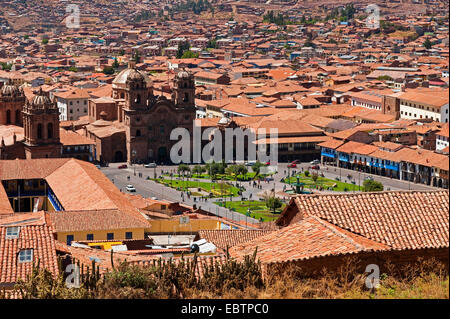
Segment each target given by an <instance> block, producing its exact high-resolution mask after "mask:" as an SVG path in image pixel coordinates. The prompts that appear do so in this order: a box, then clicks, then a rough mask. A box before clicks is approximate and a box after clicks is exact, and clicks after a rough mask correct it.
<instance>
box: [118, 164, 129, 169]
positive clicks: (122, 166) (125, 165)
mask: <svg viewBox="0 0 450 319" xmlns="http://www.w3.org/2000/svg"><path fill="white" fill-rule="evenodd" d="M127 167H128V166H127V164H122V165H120V166H119V167H117V168H118V169H122V168H127Z"/></svg>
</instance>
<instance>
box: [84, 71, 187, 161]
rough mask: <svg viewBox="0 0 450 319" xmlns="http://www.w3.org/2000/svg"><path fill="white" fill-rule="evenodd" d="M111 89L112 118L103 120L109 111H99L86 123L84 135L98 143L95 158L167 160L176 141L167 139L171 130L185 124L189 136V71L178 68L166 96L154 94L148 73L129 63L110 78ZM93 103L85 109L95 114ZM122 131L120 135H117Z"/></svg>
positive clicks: (110, 159) (104, 159)
mask: <svg viewBox="0 0 450 319" xmlns="http://www.w3.org/2000/svg"><path fill="white" fill-rule="evenodd" d="M112 91H113V92H112V99H113V100H114V102H115V105H116V107H115V109H114V111H113V112H114V113H116V112H117V113H116V114H114V116H113V117H112V119H113V121H107V120H106V118H110V119H111V114H106V113H105V112H104V111H103V114H102V113H100V115H101V117H102V119H101V120H97V121H95V122H93V123H91V125H89V126H88V127H86V136H88V137H90V138H92V139H95V140H97V142H96V143H97V144H99V143H100V144H101V148H100V149H99V147H97V152H98V154H97V160H99V161H103V162H120V161H125V160H126V161H128V162H129V163H144V162H153V161H154V162H158V163H169V162H170V150H171V148H172V146H173V145H174V144H175V143H176V142H177V141H171V140H170V134H171V132H172V130H173V129H175V128H185V129H187V130H189V132H190V136H191V138H192V125H193V121H194V119H195V101H194V99H195V85H194V77H193V75H192V74H191V73H189V72H187V71H184V70H181V71H179V72H178V73H177V74H176V76H175V79H174V83H173V92H172V96H171V98H170V99H168V98H166V97H165V96H155V95H154V94H153V88H152V83H151V81H150V79H149V78H148V76H147V75H146V74H144V73H143V72H141V71H139V70H137V69H136V68H135V66H134V64H133V63H130V65H129V68H128V69H126V70H123V71H122V72H120V73H119V74H118V75H117V76H116V78H115V79H114V81H113V83H112ZM91 102H92V101H91ZM96 107H97V105H96V104H95V103H91V104H90V107H89V112H92V113H94V114H97V113H98V112H97V110H96ZM99 107H100V103H99ZM101 125H103V127H100V126H101ZM122 134H124V135H125V136H124V138H120V136H119V135H122ZM112 136H115V137H114V139H113V138H112ZM107 140H110V141H113V140H115V141H116V144H115V145H108V144H109V143H110V142H107ZM117 141H124V145H123V144H122V145H120V144H117ZM105 142H106V143H105ZM103 150H105V152H103Z"/></svg>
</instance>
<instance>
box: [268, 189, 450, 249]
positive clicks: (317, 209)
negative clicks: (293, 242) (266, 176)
mask: <svg viewBox="0 0 450 319" xmlns="http://www.w3.org/2000/svg"><path fill="white" fill-rule="evenodd" d="M287 207H289V208H291V209H290V210H289V209H287V208H286V209H285V210H284V211H283V213H282V214H281V216H280V218H279V219H278V220H277V222H276V223H277V225H279V226H283V225H292V224H293V223H295V222H297V221H300V220H301V219H302V218H304V217H305V216H316V217H319V218H321V219H323V220H325V221H327V222H329V223H332V224H334V225H336V226H338V227H341V228H343V229H346V230H348V231H350V232H352V233H355V234H358V235H361V236H364V237H365V238H367V239H371V240H373V241H376V242H379V243H381V244H385V245H387V246H390V247H392V248H399V249H409V248H439V247H448V246H449V211H448V209H449V192H448V191H428V192H427V191H390V192H376V193H359V194H341V195H299V196H297V197H295V198H294V199H292V200H291V202H290V204H289V205H288V206H287ZM292 208H294V209H292ZM293 211H294V213H292V212H293Z"/></svg>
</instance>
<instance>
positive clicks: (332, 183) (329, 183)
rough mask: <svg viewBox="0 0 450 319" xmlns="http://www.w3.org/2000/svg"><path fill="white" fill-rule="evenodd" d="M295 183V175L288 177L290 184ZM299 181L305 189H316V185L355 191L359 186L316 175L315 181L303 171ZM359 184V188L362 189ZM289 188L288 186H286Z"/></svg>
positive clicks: (337, 190)
mask: <svg viewBox="0 0 450 319" xmlns="http://www.w3.org/2000/svg"><path fill="white" fill-rule="evenodd" d="M284 182H285V183H287V184H288V180H287V179H285V180H284ZM293 183H297V178H296V177H295V176H293V177H291V178H290V184H293ZM300 183H304V184H305V189H317V187H322V188H323V189H324V190H333V191H335V192H345V191H348V192H353V191H355V192H357V191H359V187H358V185H357V184H349V183H344V182H341V181H337V180H334V179H328V178H325V177H320V176H319V177H318V178H317V181H316V182H314V181H313V179H312V177H311V175H309V176H308V177H306V176H305V174H304V173H302V174H300ZM362 188H363V187H362V185H361V190H362ZM288 189H289V188H288Z"/></svg>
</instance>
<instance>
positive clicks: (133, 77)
mask: <svg viewBox="0 0 450 319" xmlns="http://www.w3.org/2000/svg"><path fill="white" fill-rule="evenodd" d="M127 80H129V81H145V82H147V87H150V86H152V81H151V80H150V78H149V77H148V76H147V75H146V74H145V73H144V72H142V71H139V70H136V69H134V68H128V69H125V70H123V71H121V72H120V73H119V74H117V76H116V78H115V79H114V80H113V81H112V87H113V88H116V89H124V88H125V87H126V83H127Z"/></svg>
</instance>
